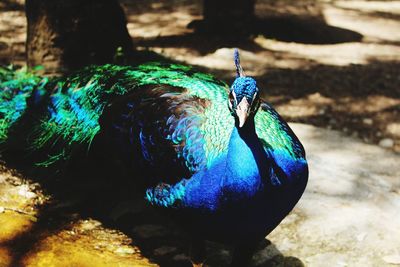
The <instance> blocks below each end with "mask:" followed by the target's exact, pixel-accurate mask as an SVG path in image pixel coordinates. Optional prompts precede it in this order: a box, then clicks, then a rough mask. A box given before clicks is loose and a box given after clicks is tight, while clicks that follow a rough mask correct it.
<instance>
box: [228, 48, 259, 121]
mask: <svg viewBox="0 0 400 267" xmlns="http://www.w3.org/2000/svg"><path fill="white" fill-rule="evenodd" d="M234 59H235V65H236V73H237V75H236V79H235V81H234V82H233V84H232V86H231V89H230V92H229V101H228V105H229V110H230V111H231V114H232V115H233V116H234V117H235V119H236V120H237V122H238V126H239V128H241V127H243V125H244V124H245V122H246V120H247V119H248V118H249V117H253V116H254V115H255V114H256V112H257V110H258V108H259V106H260V97H259V90H258V88H257V83H256V80H254V79H253V78H252V77H247V76H246V75H245V74H244V72H243V69H242V66H240V59H239V51H238V50H237V49H235V53H234Z"/></svg>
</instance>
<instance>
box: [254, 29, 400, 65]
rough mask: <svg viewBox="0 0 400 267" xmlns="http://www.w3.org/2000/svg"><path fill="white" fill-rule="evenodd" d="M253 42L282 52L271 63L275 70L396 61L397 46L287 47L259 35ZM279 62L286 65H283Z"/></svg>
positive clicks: (397, 55)
mask: <svg viewBox="0 0 400 267" xmlns="http://www.w3.org/2000/svg"><path fill="white" fill-rule="evenodd" d="M399 26H400V25H399ZM254 41H255V42H256V43H257V44H259V45H260V46H261V47H263V48H264V49H267V50H269V51H274V52H280V53H281V54H283V53H286V56H285V57H284V58H282V59H281V60H279V61H278V62H277V64H275V65H276V66H277V67H287V68H301V67H304V66H305V65H312V64H324V65H333V66H346V65H350V64H363V65H364V64H369V62H370V60H371V58H373V59H375V60H382V61H385V60H400V47H399V46H395V45H384V44H382V45H375V46H368V45H365V44H362V43H344V44H335V45H324V46H321V45H305V44H300V43H289V44H288V43H285V42H280V41H275V40H269V39H266V38H264V37H262V36H259V37H257V38H256V39H255V40H254ZM260 60H261V59H260ZM282 62H285V63H286V64H285V65H283V64H282ZM288 63H289V64H288ZM290 63H291V64H290Z"/></svg>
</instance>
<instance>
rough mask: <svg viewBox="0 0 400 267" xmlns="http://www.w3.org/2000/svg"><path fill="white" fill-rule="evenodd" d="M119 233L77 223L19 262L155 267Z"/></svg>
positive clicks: (41, 243) (44, 240)
mask: <svg viewBox="0 0 400 267" xmlns="http://www.w3.org/2000/svg"><path fill="white" fill-rule="evenodd" d="M130 243H131V240H130V239H129V238H128V237H126V236H125V235H123V234H122V233H120V232H118V231H115V230H110V229H105V228H103V227H101V225H100V223H99V222H97V221H94V220H85V221H79V222H78V223H76V224H74V225H72V227H70V228H68V229H63V230H61V231H60V232H58V233H56V234H54V235H52V236H49V237H47V238H45V239H43V240H41V241H39V242H38V243H37V244H35V247H34V248H33V249H32V250H31V251H30V252H29V253H28V254H27V255H26V256H25V257H24V258H23V260H22V265H23V266H100V267H101V266H138V267H140V266H157V265H156V264H153V263H151V262H150V261H149V260H148V259H146V258H144V257H143V256H142V255H141V254H140V250H139V249H138V248H137V247H135V246H132V245H130Z"/></svg>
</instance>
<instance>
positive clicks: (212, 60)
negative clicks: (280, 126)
mask: <svg viewBox="0 0 400 267" xmlns="http://www.w3.org/2000/svg"><path fill="white" fill-rule="evenodd" d="M19 2H20V4H18V1H17V3H15V1H10V0H9V1H4V2H2V3H0V9H1V10H2V11H1V12H0V64H10V63H12V64H19V65H23V64H24V58H25V54H24V48H25V31H26V21H25V17H24V10H23V2H22V1H19ZM21 2H22V3H21ZM121 3H122V5H123V7H124V9H125V12H126V17H127V20H128V29H129V32H130V34H131V36H132V38H133V40H134V42H135V45H136V47H137V49H139V50H150V51H154V52H156V53H159V54H161V55H162V56H164V57H167V58H171V59H174V60H178V61H181V62H183V63H187V64H192V65H196V66H200V67H203V68H205V70H206V71H208V72H210V73H213V74H214V75H215V76H217V77H219V78H221V79H224V80H225V81H227V82H228V83H229V82H231V81H232V79H233V75H234V72H233V66H232V51H233V47H238V48H239V49H240V51H241V52H242V64H243V66H244V68H245V70H246V73H247V74H248V75H252V76H255V77H256V78H257V80H258V83H259V85H260V87H261V88H262V89H263V93H264V98H265V99H266V100H267V101H269V102H271V103H272V104H273V105H274V106H275V107H276V108H277V109H278V111H279V112H280V113H281V114H282V115H283V116H284V117H285V118H286V119H287V120H289V121H294V122H302V123H308V124H313V125H316V126H321V127H325V128H328V129H331V128H332V129H337V130H340V131H342V132H345V133H347V134H348V135H351V136H355V137H358V138H360V139H362V140H363V141H364V142H366V143H374V144H380V145H381V146H383V147H386V148H388V149H392V150H394V151H397V152H400V115H399V114H400V30H399V29H400V1H363V0H355V1H330V0H313V1H311V0H305V1H287V0H259V1H257V6H256V13H257V16H258V18H259V20H258V22H257V24H256V25H254V26H253V28H254V29H251V30H250V31H251V32H252V34H251V36H250V37H249V38H239V37H236V36H234V33H232V34H231V35H230V36H226V35H218V34H214V35H211V36H210V35H202V34H196V33H194V32H193V30H192V29H189V28H188V27H187V26H188V24H189V23H190V22H192V21H194V20H200V19H201V18H202V16H201V14H202V13H201V12H202V10H201V4H202V1H200V0H195V1H188V0H184V1H177V0H175V1H149V0H146V1H144V0H140V1H128V0H121Z"/></svg>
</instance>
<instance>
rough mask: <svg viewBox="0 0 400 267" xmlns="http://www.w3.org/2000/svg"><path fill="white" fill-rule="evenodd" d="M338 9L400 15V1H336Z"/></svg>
mask: <svg viewBox="0 0 400 267" xmlns="http://www.w3.org/2000/svg"><path fill="white" fill-rule="evenodd" d="M335 5H336V6H338V7H345V8H353V9H358V10H360V11H375V12H388V13H394V14H400V2H399V1H360V0H356V1H353V0H350V1H349V0H346V1H343V0H341V1H335Z"/></svg>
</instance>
